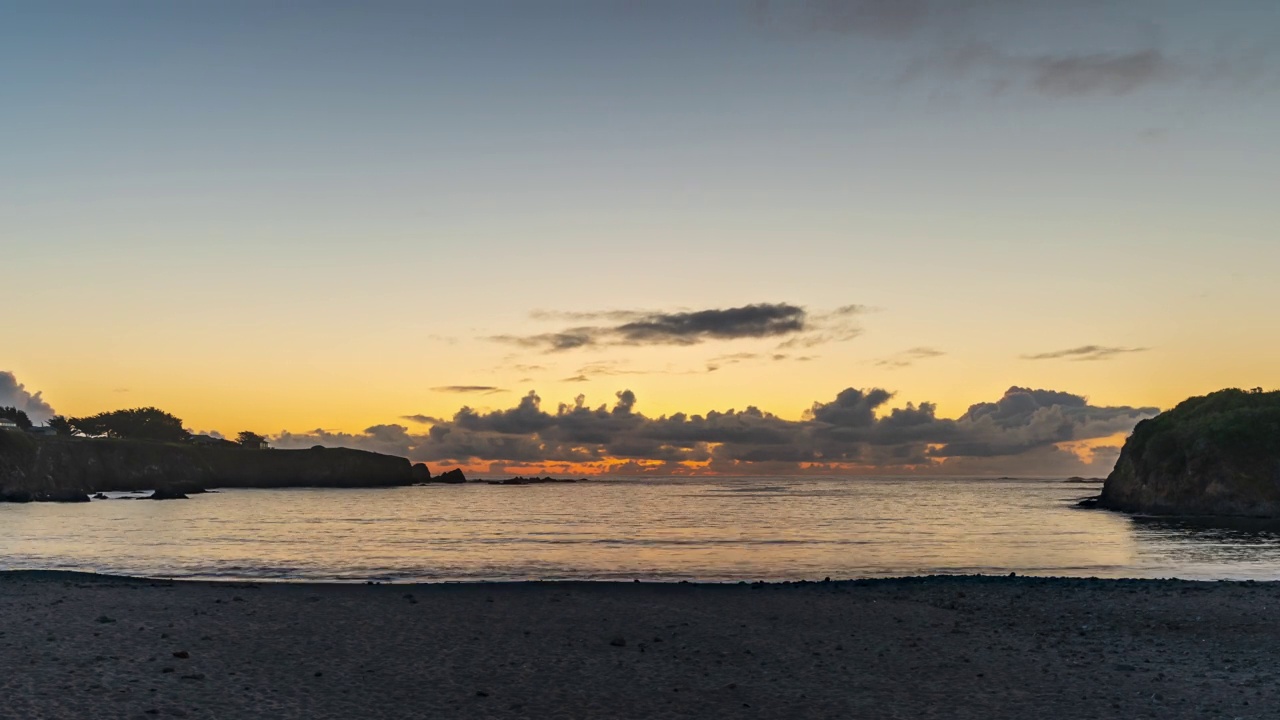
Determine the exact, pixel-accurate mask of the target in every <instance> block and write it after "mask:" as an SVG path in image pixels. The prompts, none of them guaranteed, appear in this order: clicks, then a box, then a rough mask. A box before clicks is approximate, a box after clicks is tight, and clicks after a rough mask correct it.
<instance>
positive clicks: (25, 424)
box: [0, 407, 31, 430]
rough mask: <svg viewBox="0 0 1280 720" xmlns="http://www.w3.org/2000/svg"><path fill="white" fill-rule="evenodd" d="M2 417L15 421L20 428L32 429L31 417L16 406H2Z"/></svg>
mask: <svg viewBox="0 0 1280 720" xmlns="http://www.w3.org/2000/svg"><path fill="white" fill-rule="evenodd" d="M0 419H4V420H12V421H14V422H15V423H17V425H18V429H19V430H30V429H31V418H29V417H27V414H26V413H25V412H23V411H22V410H19V409H18V408H16V407H0Z"/></svg>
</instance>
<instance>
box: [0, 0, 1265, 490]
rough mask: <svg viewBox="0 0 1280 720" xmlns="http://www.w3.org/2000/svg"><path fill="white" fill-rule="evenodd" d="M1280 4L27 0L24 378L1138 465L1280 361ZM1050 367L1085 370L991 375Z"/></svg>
mask: <svg viewBox="0 0 1280 720" xmlns="http://www.w3.org/2000/svg"><path fill="white" fill-rule="evenodd" d="M1278 38H1280V3H1277V2H1274V1H1273V0H1219V1H1218V2H1213V3H1205V2H1200V1H1198V0H1185V1H1183V0H1149V1H1143V0H1132V1H1124V0H1119V1H1114V2H1102V1H1101V0H1099V1H1096V2H1095V1H1091V0H1079V1H1073V2H1066V1H1063V2H1053V1H1046V2H1036V3H1025V2H1015V1H1014V0H955V1H950V0H844V1H840V0H794V1H788V0H774V1H769V0H756V1H753V0H742V1H739V2H734V1H729V0H724V1H711V0H708V1H707V2H688V1H680V2H657V1H655V2H644V1H641V0H630V1H621V0H620V1H618V2H605V1H593V2H554V1H548V2H539V3H527V2H487V1H484V0H468V1H467V2H439V3H404V2H363V3H358V4H357V3H326V2H313V3H259V2H235V1H226V2H189V3H170V2H113V3H104V2H97V1H94V2H83V3H77V2H59V1H56V0H55V1H53V2H39V3H37V2H26V1H23V0H0V107H2V108H3V111H2V112H0V167H3V172H0V267H2V268H3V269H4V278H5V292H4V295H3V298H4V305H5V310H4V317H5V319H4V321H3V324H2V325H0V373H6V374H0V404H19V405H24V406H26V407H28V408H29V409H31V410H32V411H33V414H35V415H37V416H40V415H42V414H44V415H47V414H48V412H58V413H62V414H67V415H83V414H90V413H94V412H98V411H101V410H108V409H116V408H122V407H136V406H143V405H154V406H158V407H161V408H164V409H166V410H168V411H170V412H173V413H174V414H176V415H178V416H180V417H182V418H183V419H184V420H185V421H186V423H187V425H188V426H189V427H190V428H191V429H192V430H196V431H201V432H208V431H217V432H221V433H225V434H234V433H235V432H237V431H239V430H244V429H252V430H256V431H258V432H262V433H267V434H270V435H272V436H273V437H277V438H278V439H277V445H279V446H281V447H290V446H308V445H311V444H315V443H316V442H323V443H325V444H348V445H353V446H359V447H368V448H370V449H379V450H384V451H388V452H397V453H403V454H407V455H410V456H412V457H415V458H416V459H423V460H427V461H428V462H430V463H432V464H433V465H435V464H441V465H444V464H450V463H454V464H462V465H464V466H466V467H469V468H490V467H492V468H493V469H494V470H495V471H497V470H499V469H507V468H511V469H523V468H539V467H544V468H548V469H556V468H571V469H575V470H584V471H585V470H608V469H613V470H615V471H618V470H619V468H622V469H623V470H627V469H630V470H636V471H638V470H639V469H641V468H640V466H641V465H646V464H647V465H649V466H651V467H653V468H661V469H664V470H671V469H672V468H674V467H676V466H675V465H674V463H684V464H685V465H684V467H700V468H705V469H708V470H718V471H746V468H747V467H748V466H750V468H754V469H758V470H762V471H769V472H773V471H778V472H783V471H788V470H793V469H801V468H804V467H807V466H808V465H817V466H818V467H819V468H820V469H823V468H837V469H844V470H850V471H852V470H858V471H868V470H876V469H884V470H886V471H899V470H900V471H904V472H905V471H907V470H919V469H921V468H922V467H924V468H928V467H933V466H937V465H948V464H949V467H950V469H951V470H954V471H956V472H970V471H972V472H988V471H990V472H1025V473H1041V474H1054V473H1058V472H1062V473H1069V472H1073V471H1075V470H1077V469H1079V470H1081V471H1098V470H1099V469H1100V468H1102V467H1103V466H1104V465H1107V464H1109V462H1110V461H1111V460H1113V459H1114V450H1107V449H1105V448H1106V447H1111V446H1114V445H1115V444H1116V443H1117V442H1119V440H1120V439H1122V438H1123V434H1124V433H1125V432H1127V431H1128V430H1129V429H1131V428H1132V426H1133V424H1134V423H1135V422H1136V421H1137V420H1138V419H1141V418H1142V417H1147V416H1149V415H1150V414H1151V413H1153V412H1155V409H1156V408H1167V407H1170V406H1172V405H1173V404H1175V403H1176V402H1178V401H1179V400H1181V399H1183V398H1185V397H1187V396H1189V395H1194V394H1203V393H1205V392H1208V391H1211V390H1215V389H1219V388H1222V387H1228V386H1237V387H1255V386H1262V387H1266V388H1275V387H1277V386H1280V312H1277V308H1280V283H1278V282H1277V273H1278V269H1280V237H1277V230H1280V202H1278V201H1277V197H1276V193H1277V188H1280V159H1278V158H1280V152H1278V150H1277V128H1280V39H1278ZM1015 386H1016V387H1020V388H1029V389H1035V390H1045V391H1053V392H1047V393H1039V394H1037V393H1026V392H1014V393H1011V394H1010V395H1009V398H1012V399H1009V398H1006V400H1007V402H1004V403H1001V404H999V405H990V406H988V405H980V404H984V403H996V401H998V400H1000V399H1001V398H1002V397H1006V391H1007V390H1009V389H1010V388H1011V387H1015ZM850 388H852V389H854V390H852V391H850V392H855V393H857V395H852V394H848V393H845V394H844V395H841V393H842V392H844V391H846V389H850ZM876 389H883V390H886V391H888V393H889V394H891V397H890V396H887V395H881V394H878V393H876V392H875V390H876ZM624 391H630V393H629V394H628V393H625V392H624ZM530 392H536V395H537V397H538V398H539V399H540V401H541V402H540V411H539V410H538V407H536V406H535V405H534V404H533V401H532V399H531V398H529V397H527V396H528V395H529V393H530ZM36 393H39V395H38V396H37V395H36ZM620 393H622V394H621V395H620ZM1054 393H1069V394H1070V396H1067V395H1056V394H1054ZM578 395H585V401H584V403H583V404H582V407H581V410H580V411H577V412H576V414H575V411H574V410H573V407H574V404H575V397H576V396H578ZM1080 398H1087V404H1081V403H1082V402H1083V400H1080ZM561 403H564V404H566V405H568V406H569V407H568V408H566V409H565V410H564V411H563V412H562V413H561V414H559V415H558V414H557V407H558V406H559V405H560V404H561ZM815 403H817V404H818V405H815ZM908 403H912V406H911V408H910V409H909V410H905V411H903V409H905V408H907V407H908V405H907V404H908ZM922 404H923V405H922ZM602 405H603V406H606V407H605V409H604V410H603V411H598V410H597V408H599V407H600V406H602ZM975 405H977V406H979V407H977V408H975V410H974V411H972V412H971V411H970V407H971V406H975ZM464 406H465V407H467V408H470V410H468V411H467V412H462V413H460V412H459V411H460V409H461V408H463V407H464ZM748 407H754V408H758V409H759V411H760V412H759V415H756V414H745V415H744V414H743V411H746V409H747V408H748ZM894 408H897V409H900V411H901V412H900V413H899V414H898V416H897V418H898V419H897V420H896V421H894V420H892V417H891V415H890V411H891V410H892V409H894ZM983 408H988V409H986V410H984V409H983ZM730 410H735V411H737V412H735V413H733V414H731V415H730V414H725V413H727V412H728V411H730ZM710 411H717V412H719V413H722V414H721V415H717V416H716V419H715V420H714V421H713V420H712V419H710V418H708V417H707V413H708V412H710ZM921 412H923V413H924V414H925V415H927V417H923V416H919V417H918V416H914V415H907V414H904V413H921ZM680 413H683V414H685V418H684V419H683V420H681V421H679V422H675V421H673V420H672V419H671V416H676V415H677V414H680ZM695 414H696V415H699V416H702V417H701V418H699V421H698V422H695V421H693V420H691V419H690V417H691V416H693V415H695ZM663 416H667V420H666V421H663V420H661V418H663ZM717 423H721V424H728V425H732V426H733V427H734V428H736V430H735V432H738V431H742V432H745V433H746V435H745V436H743V435H735V434H734V433H731V432H728V431H726V430H724V429H723V428H720V429H710V428H709V425H716V424H717ZM895 423H896V424H895ZM433 425H434V426H436V431H435V435H434V436H432V435H428V432H429V430H430V428H431V427H432V426H433ZM717 427H719V426H717ZM908 427H910V428H916V429H915V430H910V431H908V430H905V429H904V428H908ZM394 428H399V430H396V429H394ZM744 428H745V429H746V430H744ZM1090 446H1104V450H1102V451H1100V454H1099V461H1098V462H1096V463H1094V464H1093V465H1092V466H1090V465H1085V464H1083V462H1082V461H1081V460H1080V457H1083V459H1084V460H1088V459H1089V457H1090V454H1089V452H1088V451H1087V450H1083V449H1082V448H1087V447H1090ZM784 450H785V451H784ZM1078 456H1080V457H1078ZM544 462H545V463H546V464H543V463H544ZM623 463H630V464H626V465H623Z"/></svg>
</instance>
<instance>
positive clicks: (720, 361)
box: [707, 352, 760, 372]
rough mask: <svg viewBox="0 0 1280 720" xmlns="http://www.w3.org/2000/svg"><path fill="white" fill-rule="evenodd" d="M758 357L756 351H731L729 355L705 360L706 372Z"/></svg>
mask: <svg viewBox="0 0 1280 720" xmlns="http://www.w3.org/2000/svg"><path fill="white" fill-rule="evenodd" d="M759 358H760V355H759V354H758V353H749V352H741V353H731V354H729V355H719V356H716V357H713V358H711V359H710V360H708V361H707V372H715V371H717V370H719V369H720V368H722V367H724V366H725V365H737V364H738V363H743V362H747V361H749V360H757V359H759Z"/></svg>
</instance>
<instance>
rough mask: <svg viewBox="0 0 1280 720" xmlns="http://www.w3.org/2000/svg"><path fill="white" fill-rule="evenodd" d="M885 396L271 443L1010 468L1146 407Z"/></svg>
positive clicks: (560, 415)
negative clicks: (961, 405) (787, 414)
mask: <svg viewBox="0 0 1280 720" xmlns="http://www.w3.org/2000/svg"><path fill="white" fill-rule="evenodd" d="M892 399H893V394H892V393H890V392H889V391H887V390H884V389H880V388H870V389H857V388H848V389H845V390H843V391H841V392H840V393H838V394H837V395H836V397H835V398H834V399H832V400H830V401H828V402H815V403H813V404H812V406H811V407H810V408H809V410H808V411H807V412H806V413H805V414H804V416H803V417H802V418H801V419H800V420H787V419H784V418H781V417H778V416H777V415H773V414H771V413H768V412H765V411H763V410H760V409H759V408H756V407H747V408H746V409H744V410H726V411H711V412H708V413H706V414H704V415H700V414H689V413H676V414H673V415H664V416H661V417H649V416H646V415H644V414H642V413H641V412H639V410H638V406H639V402H638V400H637V398H636V396H635V394H634V393H632V392H631V391H629V390H624V391H621V392H619V393H617V394H616V396H615V399H614V401H613V403H612V404H608V403H606V404H601V405H598V406H595V407H592V406H590V405H588V404H587V402H586V397H585V396H583V395H579V396H577V397H576V398H575V399H574V401H573V402H572V403H561V404H559V405H558V406H557V407H556V408H555V410H554V411H551V410H547V409H544V408H543V406H542V398H541V397H540V396H539V395H538V394H537V393H535V392H530V393H528V394H527V395H525V396H524V397H523V398H521V400H520V401H519V403H517V404H516V406H515V407H511V408H505V409H499V410H493V411H480V410H476V409H473V408H470V407H464V408H462V409H461V410H459V411H458V412H457V413H456V414H455V415H454V416H453V418H452V419H449V420H441V421H437V422H435V423H434V424H433V426H432V427H431V428H430V429H429V430H428V431H427V432H426V433H425V434H424V433H418V434H413V433H409V432H408V431H407V429H406V428H403V427H401V426H397V425H390V426H388V425H379V426H375V427H373V428H370V429H369V430H366V432H365V434H363V435H360V434H356V435H344V434H341V433H326V432H324V431H314V432H313V433H308V434H301V435H292V434H288V433H286V434H284V435H282V436H281V437H280V439H278V440H277V443H276V444H277V446H279V447H308V446H310V445H313V444H348V445H351V446H354V447H365V448H367V449H380V450H381V451H384V452H385V451H389V450H390V449H397V451H398V452H401V453H403V454H406V455H408V456H409V457H412V458H413V459H415V460H423V461H427V462H431V463H438V464H446V465H447V464H476V463H489V464H491V465H493V466H495V467H502V466H504V465H521V464H538V463H544V464H545V463H551V464H555V463H566V464H568V463H593V462H601V461H604V460H606V459H608V460H610V461H612V462H616V461H617V460H626V461H629V462H634V463H636V465H635V467H667V468H668V469H671V468H679V467H683V466H680V465H678V464H679V463H686V462H692V463H700V464H702V465H703V466H704V467H706V468H709V469H712V470H718V471H722V472H752V471H756V472H764V471H767V472H797V471H800V470H802V469H804V468H810V467H827V468H831V469H839V468H844V467H848V466H850V465H854V466H862V467H870V468H907V467H910V468H914V469H915V470H917V471H926V472H927V471H936V470H939V469H946V468H957V467H977V466H978V465H981V464H982V463H987V464H991V465H993V466H994V464H995V463H996V460H993V459H1007V460H1008V462H1006V463H1005V465H1011V464H1016V460H1017V459H1018V458H1024V459H1026V458H1034V457H1054V458H1064V457H1066V455H1067V454H1070V453H1065V454H1064V455H1060V456H1059V455H1052V456H1050V455H1045V454H1044V453H1047V452H1048V451H1049V450H1050V449H1054V448H1057V447H1058V446H1059V445H1061V444H1063V443H1068V444H1070V443H1077V442H1080V441H1090V440H1096V439H1099V438H1108V437H1111V436H1113V435H1115V434H1117V433H1122V432H1126V431H1128V430H1130V429H1132V427H1133V426H1134V425H1135V424H1136V423H1137V422H1138V421H1139V420H1142V419H1144V418H1147V417H1151V416H1152V415H1154V414H1156V412H1157V410H1156V408H1131V407H1098V406H1094V405H1091V404H1090V403H1089V402H1088V401H1087V400H1086V399H1085V398H1084V397H1082V396H1079V395H1074V394H1071V393H1064V392H1056V391H1051V390H1037V389H1030V388H1021V387H1013V388H1010V389H1009V390H1008V391H1007V392H1006V393H1005V394H1004V395H1003V396H1002V397H1000V398H999V399H998V400H996V401H994V402H989V403H978V404H976V405H973V406H972V407H970V408H969V410H968V411H967V412H966V413H965V414H964V415H963V416H961V417H960V418H957V419H954V420H952V419H947V418H939V417H938V416H937V406H936V405H934V404H933V403H928V402H923V403H919V404H915V403H906V404H905V405H903V406H901V407H890V406H889V405H890V402H891V400H892ZM1037 453H1039V455H1037ZM960 459H968V460H965V461H964V462H959V460H960ZM966 463H967V464H966ZM1025 464H1026V463H1024V465H1025ZM1028 467H1029V466H1028ZM685 469H687V468H685Z"/></svg>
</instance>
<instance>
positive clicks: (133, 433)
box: [67, 407, 190, 442]
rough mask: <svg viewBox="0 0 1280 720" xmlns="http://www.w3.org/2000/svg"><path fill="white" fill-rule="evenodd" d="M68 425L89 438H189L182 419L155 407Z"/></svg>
mask: <svg viewBox="0 0 1280 720" xmlns="http://www.w3.org/2000/svg"><path fill="white" fill-rule="evenodd" d="M67 422H68V423H70V425H71V427H72V428H74V429H75V430H76V432H79V433H81V434H83V435H88V436H89V437H109V438H125V439H129V440H162V441H167V442H175V441H179V440H185V439H186V438H187V437H188V436H189V435H190V433H188V432H187V431H186V430H184V429H183V427H182V420H180V419H179V418H176V417H174V416H173V415H170V414H169V413H167V412H164V411H163V410H158V409H156V408H153V407H146V408H134V409H132V410H115V411H112V412H104V413H98V414H97V415H92V416H90V417H83V418H71V419H70V420H68V421H67Z"/></svg>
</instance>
